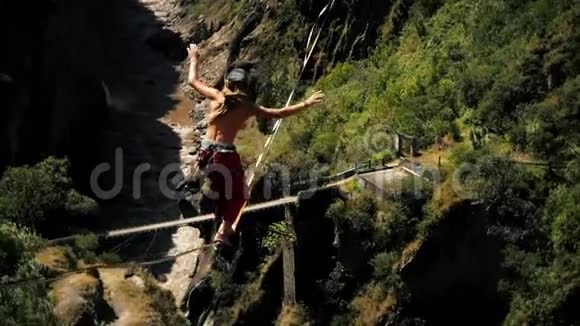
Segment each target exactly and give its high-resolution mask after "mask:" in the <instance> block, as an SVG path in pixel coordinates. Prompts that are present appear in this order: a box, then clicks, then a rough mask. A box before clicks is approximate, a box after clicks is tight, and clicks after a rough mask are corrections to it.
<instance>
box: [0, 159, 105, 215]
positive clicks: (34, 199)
mask: <svg viewBox="0 0 580 326" xmlns="http://www.w3.org/2000/svg"><path fill="white" fill-rule="evenodd" d="M68 168H69V163H68V161H66V160H63V159H56V158H54V157H49V158H47V159H46V160H44V161H42V162H40V163H38V164H36V165H34V166H22V167H12V168H8V169H7V170H6V171H5V172H4V175H3V176H2V178H1V179H0V219H4V220H9V221H12V222H15V223H18V224H22V225H26V226H36V225H38V224H39V223H41V222H43V221H44V220H46V219H47V218H62V215H65V214H82V213H87V212H89V211H90V210H92V209H94V208H95V207H96V204H95V202H94V201H93V200H92V199H90V198H88V197H85V196H82V195H80V194H79V193H77V192H76V191H74V189H73V188H72V180H71V179H70V177H69V176H68Z"/></svg>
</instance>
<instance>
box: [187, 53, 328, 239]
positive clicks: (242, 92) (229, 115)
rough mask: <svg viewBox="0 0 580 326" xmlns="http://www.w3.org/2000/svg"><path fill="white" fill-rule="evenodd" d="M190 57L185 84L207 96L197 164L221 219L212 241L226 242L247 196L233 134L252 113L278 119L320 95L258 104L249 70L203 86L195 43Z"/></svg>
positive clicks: (319, 99) (313, 101)
mask: <svg viewBox="0 0 580 326" xmlns="http://www.w3.org/2000/svg"><path fill="white" fill-rule="evenodd" d="M187 52H188V53H189V59H190V67H189V78H188V82H189V84H190V85H191V86H192V87H193V88H194V89H195V90H196V91H197V92H199V93H200V94H201V95H203V96H205V97H206V98H207V99H209V100H210V112H209V114H208V119H207V120H208V128H207V132H206V134H205V138H204V139H203V140H202V143H201V149H200V151H199V152H198V158H197V164H198V168H199V169H201V170H206V171H208V178H209V179H210V182H211V190H212V192H213V193H214V195H217V198H212V199H215V200H216V210H215V215H216V218H217V219H221V220H222V223H221V225H220V228H219V230H218V232H217V233H216V236H215V239H214V241H215V242H218V243H228V238H229V236H230V235H231V234H232V233H233V229H232V225H233V223H234V222H235V219H236V218H237V216H238V213H239V211H240V209H241V208H242V206H243V205H244V203H245V201H246V198H247V196H248V194H247V190H246V183H245V180H244V171H243V168H242V165H241V162H240V156H239V155H238V153H237V152H236V147H235V146H234V145H233V143H234V140H235V138H236V135H237V134H238V132H239V131H240V129H242V128H243V127H244V125H245V123H246V121H247V120H248V119H249V118H251V117H253V116H258V117H266V118H274V119H281V118H286V117H289V116H291V115H294V114H296V113H298V112H300V111H302V110H304V109H306V108H308V107H311V106H313V105H316V104H319V103H321V102H322V100H323V98H324V94H322V93H321V92H316V93H314V94H313V95H312V96H311V97H310V98H309V99H307V100H306V101H304V102H301V103H298V104H295V105H291V106H288V107H285V108H281V109H271V108H266V107H263V106H259V105H257V104H256V103H255V101H256V97H257V94H256V89H255V86H254V85H253V84H254V83H253V82H252V80H251V77H250V76H249V74H248V73H247V72H246V71H244V70H243V69H239V68H236V69H232V70H231V71H229V73H228V74H227V76H226V78H225V83H224V87H223V88H222V89H221V90H218V89H215V88H212V87H209V86H207V85H206V84H205V83H204V82H202V81H201V80H200V79H199V75H198V64H199V61H200V58H199V51H198V48H197V46H196V45H195V44H191V45H190V46H189V48H188V49H187Z"/></svg>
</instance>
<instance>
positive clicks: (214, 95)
mask: <svg viewBox="0 0 580 326" xmlns="http://www.w3.org/2000/svg"><path fill="white" fill-rule="evenodd" d="M187 53H189V77H188V79H187V81H188V83H189V85H191V87H193V89H195V90H196V91H197V92H198V93H200V94H201V95H203V96H205V97H207V98H209V99H210V100H216V101H223V97H224V96H223V94H222V93H221V92H220V91H218V90H217V89H215V88H213V87H209V86H207V85H206V84H205V83H204V82H202V81H201V80H200V79H199V75H198V73H197V69H198V66H199V51H198V48H197V45H195V44H190V45H189V47H188V48H187Z"/></svg>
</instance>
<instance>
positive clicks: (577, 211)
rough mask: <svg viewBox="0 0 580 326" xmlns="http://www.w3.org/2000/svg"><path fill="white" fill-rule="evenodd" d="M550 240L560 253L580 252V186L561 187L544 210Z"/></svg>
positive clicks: (553, 194) (550, 198) (554, 192)
mask: <svg viewBox="0 0 580 326" xmlns="http://www.w3.org/2000/svg"><path fill="white" fill-rule="evenodd" d="M544 219H545V223H546V224H547V225H548V230H549V235H550V240H551V241H552V244H553V246H554V249H555V250H556V251H558V252H565V251H568V252H576V251H578V250H580V186H578V185H576V186H574V187H566V186H560V187H559V188H557V189H556V190H554V191H553V192H552V193H551V194H550V197H549V198H548V201H547V203H546V207H545V208H544Z"/></svg>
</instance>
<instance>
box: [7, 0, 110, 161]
mask: <svg viewBox="0 0 580 326" xmlns="http://www.w3.org/2000/svg"><path fill="white" fill-rule="evenodd" d="M111 3H112V1H48V0H47V1H38V2H34V3H29V2H22V1H1V2H0V39H1V40H2V44H3V46H2V49H3V50H2V53H1V54H0V74H1V75H2V78H1V79H2V82H0V102H1V103H2V107H3V110H2V111H3V112H2V113H3V115H4V116H3V118H2V121H1V122H0V124H1V127H0V129H1V130H2V134H1V136H0V144H2V145H1V147H0V148H1V151H2V153H1V155H0V157H1V158H0V166H5V165H6V164H20V163H27V162H32V161H35V160H38V159H39V158H41V157H43V156H45V155H48V154H58V155H68V156H69V157H70V159H71V160H72V161H73V162H75V163H77V164H73V166H74V167H75V168H77V167H78V170H82V167H83V166H86V164H87V161H90V159H91V156H92V155H91V153H93V152H94V151H93V150H92V148H94V147H95V146H96V145H97V142H96V139H95V135H96V133H98V128H99V125H101V124H102V121H103V119H104V118H105V117H106V103H105V96H104V93H103V89H102V87H101V82H102V80H103V78H104V76H103V75H104V72H105V69H104V67H105V62H106V60H107V58H106V50H105V49H107V48H108V47H109V45H108V39H109V36H110V34H111V31H110V30H109V27H110V26H108V24H107V20H108V17H107V16H108V14H109V7H110V5H111ZM78 170H77V171H78Z"/></svg>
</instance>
